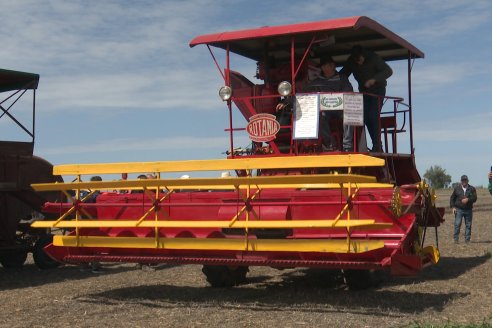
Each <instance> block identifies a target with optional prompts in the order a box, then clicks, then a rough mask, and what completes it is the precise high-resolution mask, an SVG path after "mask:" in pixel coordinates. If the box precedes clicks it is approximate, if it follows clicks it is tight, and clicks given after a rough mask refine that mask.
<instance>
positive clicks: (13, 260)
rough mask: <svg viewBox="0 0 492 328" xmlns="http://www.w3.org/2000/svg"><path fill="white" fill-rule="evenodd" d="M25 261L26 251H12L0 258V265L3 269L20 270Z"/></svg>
mask: <svg viewBox="0 0 492 328" xmlns="http://www.w3.org/2000/svg"><path fill="white" fill-rule="evenodd" d="M26 259H27V252H26V251H13V252H10V253H5V254H3V255H2V256H1V257H0V263H2V265H3V267H4V268H5V269H20V268H22V266H23V265H24V262H26Z"/></svg>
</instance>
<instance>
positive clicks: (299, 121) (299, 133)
mask: <svg viewBox="0 0 492 328" xmlns="http://www.w3.org/2000/svg"><path fill="white" fill-rule="evenodd" d="M294 110H295V112H294V135H293V138H294V139H317V138H318V118H319V96H318V95H317V94H316V95H307V94H297V95H296V102H295V105H294Z"/></svg>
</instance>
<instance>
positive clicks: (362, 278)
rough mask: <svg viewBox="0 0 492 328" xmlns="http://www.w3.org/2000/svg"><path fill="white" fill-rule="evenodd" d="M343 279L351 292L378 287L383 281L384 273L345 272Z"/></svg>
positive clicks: (366, 271) (369, 271) (374, 271)
mask: <svg viewBox="0 0 492 328" xmlns="http://www.w3.org/2000/svg"><path fill="white" fill-rule="evenodd" d="M343 277H344V279H345V283H346V284H347V286H348V288H349V289H350V290H363V289H368V288H372V287H377V286H379V284H380V283H381V282H382V281H383V273H382V272H381V271H379V270H344V271H343Z"/></svg>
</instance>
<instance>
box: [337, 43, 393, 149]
mask: <svg viewBox="0 0 492 328" xmlns="http://www.w3.org/2000/svg"><path fill="white" fill-rule="evenodd" d="M340 74H343V75H345V76H347V77H349V76H350V74H354V78H355V79H356V80H357V82H358V83H359V92H363V93H370V94H373V96H371V95H367V94H364V123H365V125H366V126H367V132H369V136H370V137H371V141H372V150H373V151H377V152H380V151H381V150H382V147H381V136H380V128H379V113H380V111H381V107H382V106H383V101H384V96H385V95H386V84H387V83H386V80H387V79H388V78H389V77H390V76H391V75H392V74H393V70H392V69H391V67H389V66H388V64H386V63H385V62H384V60H383V59H382V58H381V57H379V56H378V55H376V54H375V53H373V52H370V51H368V50H366V49H364V48H362V47H361V46H354V47H353V48H352V52H351V55H350V57H349V58H348V60H347V62H346V63H345V66H344V67H343V68H342V70H341V71H340Z"/></svg>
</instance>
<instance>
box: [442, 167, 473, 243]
mask: <svg viewBox="0 0 492 328" xmlns="http://www.w3.org/2000/svg"><path fill="white" fill-rule="evenodd" d="M476 201H477V191H476V190H475V188H474V187H473V186H471V185H469V184H468V177H467V176H466V175H462V176H461V184H460V185H459V186H456V188H454V190H453V193H452V194H451V198H450V200H449V203H450V206H451V208H452V210H453V214H454V236H453V238H454V242H455V244H457V243H458V242H459V235H460V229H461V222H462V220H463V219H465V243H469V242H470V239H471V228H472V218H473V203H475V202H476Z"/></svg>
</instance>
